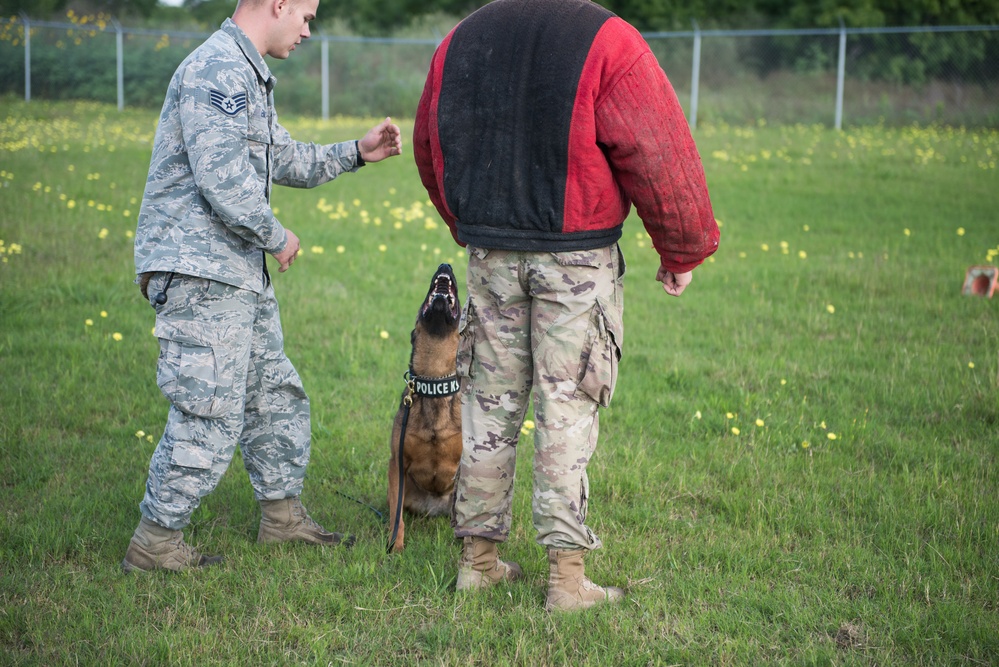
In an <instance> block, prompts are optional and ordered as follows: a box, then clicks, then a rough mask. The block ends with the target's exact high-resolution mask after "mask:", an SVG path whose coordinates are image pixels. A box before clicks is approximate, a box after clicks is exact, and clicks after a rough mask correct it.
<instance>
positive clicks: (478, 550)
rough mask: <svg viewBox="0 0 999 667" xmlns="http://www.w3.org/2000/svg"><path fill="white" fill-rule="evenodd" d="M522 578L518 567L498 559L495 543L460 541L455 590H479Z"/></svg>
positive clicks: (480, 538) (477, 538)
mask: <svg viewBox="0 0 999 667" xmlns="http://www.w3.org/2000/svg"><path fill="white" fill-rule="evenodd" d="M522 576H524V572H523V570H521V569H520V566H519V565H517V564H516V563H512V562H507V561H502V560H500V559H499V552H498V551H497V550H496V543H495V542H493V541H492V540H490V539H486V538H485V537H466V538H463V539H462V551H461V560H459V561H458V584H457V586H456V589H457V590H459V591H473V590H479V589H482V588H488V587H489V586H492V585H493V584H498V583H499V582H501V581H516V580H517V579H520V578H521V577H522Z"/></svg>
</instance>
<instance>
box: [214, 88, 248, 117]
mask: <svg viewBox="0 0 999 667" xmlns="http://www.w3.org/2000/svg"><path fill="white" fill-rule="evenodd" d="M210 96H211V103H212V106H213V107H215V108H216V109H218V110H219V111H221V112H222V113H224V114H225V115H227V116H235V115H236V114H238V113H240V112H241V111H243V109H245V108H246V93H236V94H235V95H232V96H227V95H226V94H225V93H223V92H221V91H218V90H213V91H211V92H210Z"/></svg>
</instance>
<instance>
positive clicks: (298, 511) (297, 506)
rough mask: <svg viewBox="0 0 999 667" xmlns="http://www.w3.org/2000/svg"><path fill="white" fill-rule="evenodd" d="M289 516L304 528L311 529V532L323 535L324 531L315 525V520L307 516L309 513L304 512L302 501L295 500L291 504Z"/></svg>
mask: <svg viewBox="0 0 999 667" xmlns="http://www.w3.org/2000/svg"><path fill="white" fill-rule="evenodd" d="M291 514H292V516H294V517H296V518H297V519H299V521H301V523H302V525H304V526H305V527H306V528H311V529H313V530H316V531H319V532H321V533H325V532H326V529H325V528H323V527H322V526H320V525H319V524H318V523H316V520H315V519H313V518H312V517H311V516H309V513H308V512H307V511H306V510H305V506H304V505H303V504H302V501H300V500H295V501H293V502H292V503H291Z"/></svg>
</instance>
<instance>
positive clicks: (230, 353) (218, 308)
mask: <svg viewBox="0 0 999 667" xmlns="http://www.w3.org/2000/svg"><path fill="white" fill-rule="evenodd" d="M166 287H167V274H163V273H156V274H154V275H153V276H152V279H151V280H150V282H149V286H148V294H149V299H150V303H151V304H152V305H153V307H154V308H155V309H156V325H155V329H154V333H155V334H156V336H157V338H159V342H160V356H159V361H158V362H157V368H156V381H157V384H158V385H159V387H160V389H161V391H162V392H163V395H164V396H166V397H167V399H168V400H169V401H170V410H169V414H168V416H167V423H166V427H165V429H164V432H163V436H162V438H161V439H160V441H159V444H158V445H157V446H156V450H155V451H154V452H153V456H152V460H151V461H150V463H149V477H148V479H147V481H146V493H145V497H144V498H143V500H142V503H141V504H140V506H139V507H140V509H141V511H142V515H143V516H144V517H146V518H147V519H150V520H152V521H154V522H155V523H158V524H160V525H162V526H164V527H166V528H170V529H173V530H180V529H182V528H183V527H184V526H186V525H187V524H188V523H189V522H190V519H191V514H192V513H193V512H194V510H195V509H197V507H198V505H199V503H200V501H201V498H202V497H204V496H205V495H207V494H208V493H210V492H211V491H212V490H213V489H215V487H216V486H217V485H218V483H219V480H220V479H221V478H222V475H223V473H224V472H225V471H226V469H227V468H228V467H229V463H230V462H231V461H232V457H233V455H234V454H235V451H236V446H237V445H238V446H239V448H240V451H241V453H242V457H243V463H244V465H245V466H246V470H247V472H248V473H249V475H250V482H251V484H252V485H253V489H254V494H255V496H256V498H257V500H280V499H282V498H287V497H292V496H298V495H299V494H300V493H301V490H302V482H303V480H304V478H305V468H306V466H307V465H308V462H309V448H310V422H309V398H308V396H307V395H306V394H305V390H304V389H303V387H302V381H301V379H300V378H299V376H298V372H297V371H296V370H295V368H294V366H292V364H291V362H290V361H289V360H288V357H287V356H285V353H284V336H283V334H282V331H281V318H280V313H279V311H278V304H277V300H276V299H275V296H274V289H273V287H272V286H271V285H270V284H268V285H267V286H266V287H265V289H264V291H263V292H262V293H260V294H257V293H255V292H252V291H249V290H243V289H239V288H236V287H233V286H231V285H226V284H223V283H219V282H216V281H212V280H207V279H204V278H194V277H191V276H185V275H180V274H176V275H175V276H174V277H173V279H172V280H170V282H169V288H168V289H166V290H165V291H164V288H166ZM162 294H165V296H166V300H165V302H164V303H162V304H160V303H157V296H160V295H162ZM161 299H162V297H161Z"/></svg>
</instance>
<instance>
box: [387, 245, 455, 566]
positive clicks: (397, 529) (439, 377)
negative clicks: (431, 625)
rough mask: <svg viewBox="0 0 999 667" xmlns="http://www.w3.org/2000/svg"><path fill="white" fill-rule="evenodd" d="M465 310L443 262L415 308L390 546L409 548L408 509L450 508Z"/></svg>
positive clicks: (396, 443)
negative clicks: (460, 333)
mask: <svg viewBox="0 0 999 667" xmlns="http://www.w3.org/2000/svg"><path fill="white" fill-rule="evenodd" d="M460 313H461V305H460V303H459V301H458V288H457V286H456V284H455V279H454V273H453V272H452V271H451V266H450V265H448V264H441V265H440V266H439V267H438V268H437V272H436V273H435V274H434V277H433V280H431V281H430V289H429V290H428V291H427V298H426V299H424V301H423V303H422V304H421V305H420V309H419V311H418V312H417V315H416V327H415V328H414V329H413V333H412V335H411V338H412V348H413V349H412V352H411V353H410V357H409V372H408V373H407V375H406V379H407V386H406V390H405V391H404V392H403V395H402V401H401V402H400V404H399V410H398V411H397V412H396V415H395V422H394V423H393V425H392V441H391V451H392V456H391V458H390V459H389V465H388V507H389V529H390V531H392V533H393V535H394V541H393V540H392V538H391V537H390V538H389V539H390V541H389V545H388V549H389V551H395V552H399V551H402V550H403V548H404V547H405V523H404V521H403V518H402V509H403V508H405V509H407V510H409V511H410V512H413V513H421V514H424V515H426V516H439V515H441V514H447V513H449V512H450V510H451V492H452V490H453V489H454V479H455V474H456V473H457V471H458V462H459V460H460V459H461V397H460V396H459V395H458V389H459V380H458V377H457V354H458V327H459V324H460V319H461V317H460ZM400 450H401V451H400Z"/></svg>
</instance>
